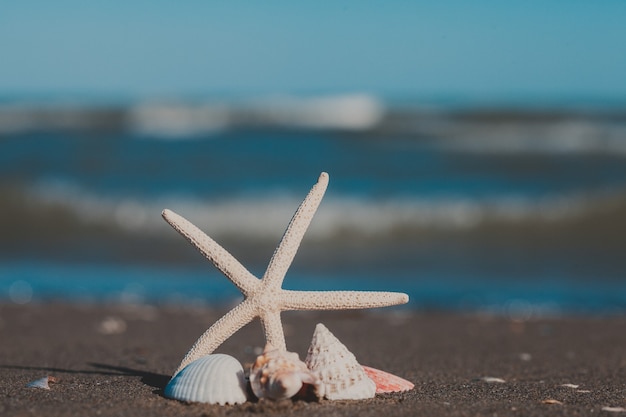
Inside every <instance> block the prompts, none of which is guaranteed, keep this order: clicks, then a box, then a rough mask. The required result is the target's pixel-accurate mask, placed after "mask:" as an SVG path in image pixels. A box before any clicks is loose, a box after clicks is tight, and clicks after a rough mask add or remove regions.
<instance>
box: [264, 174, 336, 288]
mask: <svg viewBox="0 0 626 417" xmlns="http://www.w3.org/2000/svg"><path fill="white" fill-rule="evenodd" d="M327 186H328V174H327V173H325V172H322V173H321V174H320V177H319V179H318V181H317V183H316V184H315V185H314V186H313V188H311V191H309V194H308V195H307V196H306V198H305V199H304V201H303V202H302V204H300V207H298V210H297V211H296V213H295V214H294V215H293V217H292V218H291V221H290V222H289V226H287V230H286V231H285V234H284V235H283V237H282V239H281V241H280V243H279V245H278V248H276V251H275V252H274V255H273V256H272V259H271V260H270V263H269V265H268V267H267V271H265V275H264V276H263V281H264V285H268V286H271V287H273V288H280V286H281V284H282V282H283V279H284V278H285V274H286V273H287V269H289V266H290V265H291V262H292V261H293V258H294V257H295V256H296V252H297V251H298V247H299V246H300V242H301V241H302V238H303V237H304V233H305V232H306V230H307V228H308V227H309V224H310V223H311V220H312V219H313V215H314V214H315V211H316V210H317V207H318V206H319V205H320V202H321V201H322V198H323V197H324V193H325V192H326V187H327Z"/></svg>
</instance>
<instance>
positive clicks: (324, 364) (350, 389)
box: [305, 323, 376, 400]
mask: <svg viewBox="0 0 626 417" xmlns="http://www.w3.org/2000/svg"><path fill="white" fill-rule="evenodd" d="M305 363H306V365H307V367H308V368H309V369H310V370H311V371H312V372H313V373H314V374H316V376H317V377H318V378H319V379H320V380H321V381H322V386H323V396H324V397H325V398H327V399H329V400H362V399H365V398H373V397H374V396H375V395H376V383H375V382H374V381H372V380H371V379H370V378H369V377H368V376H367V374H366V373H365V371H364V370H363V367H362V366H361V365H360V364H359V363H358V362H357V360H356V358H355V356H354V354H352V352H350V351H349V350H348V348H346V347H345V346H344V345H343V343H341V342H340V341H339V339H337V338H336V337H335V336H334V335H333V334H332V333H331V332H330V331H329V330H328V329H327V328H326V326H324V325H323V324H321V323H319V324H318V325H317V326H316V327H315V332H314V333H313V340H312V341H311V346H310V347H309V351H308V354H307V357H306V360H305Z"/></svg>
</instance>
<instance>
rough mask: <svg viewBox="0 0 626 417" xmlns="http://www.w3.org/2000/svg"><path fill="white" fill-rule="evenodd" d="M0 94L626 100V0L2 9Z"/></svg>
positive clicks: (139, 1)
mask: <svg viewBox="0 0 626 417" xmlns="http://www.w3.org/2000/svg"><path fill="white" fill-rule="evenodd" d="M0 62H1V64H0V95H15V94H18V95H19V94H44V95H45V94H71V93H79V94H88V95H96V96H97V95H102V96H123V97H162V96H189V95H192V96H197V95H211V94H220V95H239V96H241V95H243V96H247V95H252V96H254V95H267V94H322V93H323V94H328V93H331V94H332V93H349V92H368V93H373V94H377V95H381V96H386V97H413V98H417V99H419V98H420V97H458V98H468V99H504V100H506V99H516V98H520V97H521V98H530V99H532V98H548V99H557V100H566V99H568V98H580V97H591V98H601V99H603V98H608V99H613V100H614V99H618V100H622V99H624V100H626V1H623V0H613V1H611V0H605V1H601V2H591V1H577V0H570V1H554V0H544V1H523V2H522V1H515V2H513V1H508V2H506V1H499V2H496V1H491V2H487V1H445V0H443V1H428V2H426V1H365V0H364V1H360V2H342V1H322V0H320V1H310V2H301V1H268V2H260V1H257V2H242V1H210V0H204V1H191V0H189V1H159V0H154V1H143V0H136V1H121V0H108V1H86V0H83V1H64V0H59V1H28V0H22V1H17V0H7V1H3V2H2V4H0Z"/></svg>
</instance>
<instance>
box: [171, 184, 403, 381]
mask: <svg viewBox="0 0 626 417" xmlns="http://www.w3.org/2000/svg"><path fill="white" fill-rule="evenodd" d="M327 186H328V174H326V173H325V172H322V174H321V175H320V177H319V180H318V182H317V184H315V185H314V186H313V188H312V189H311V191H310V192H309V194H308V195H307V196H306V198H305V199H304V201H303V202H302V204H300V207H298V210H297V211H296V213H295V214H294V216H293V218H292V219H291V222H290V223H289V226H287V230H286V231H285V234H284V235H283V237H282V239H281V241H280V243H279V245H278V248H276V251H275V252H274V255H273V256H272V259H271V260H270V263H269V265H268V267H267V270H266V271H265V274H264V275H263V278H262V279H258V278H257V277H255V276H254V275H252V274H251V273H250V272H249V271H248V270H247V269H246V268H245V267H244V266H243V265H241V263H239V262H238V261H237V260H236V259H235V258H234V257H233V256H232V255H231V254H230V253H228V252H227V251H226V250H225V249H224V248H222V247H221V246H220V245H219V244H217V242H215V241H214V240H213V239H211V238H210V237H209V236H207V235H206V234H204V233H203V232H202V231H201V230H200V229H198V228H197V227H196V226H194V225H193V224H191V222H189V221H188V220H186V219H184V218H183V217H181V216H179V215H178V214H176V213H174V212H173V211H171V210H167V209H166V210H164V211H163V213H162V215H163V218H164V219H165V220H166V221H167V222H168V223H169V224H170V225H171V226H172V227H173V228H174V229H176V231H178V232H179V233H180V234H181V235H183V236H184V237H185V238H186V239H187V240H188V241H189V242H190V243H191V244H192V245H193V246H195V247H196V248H197V249H198V250H199V251H200V252H201V253H202V254H203V255H204V256H205V257H206V258H207V259H208V260H210V261H211V262H212V263H213V264H214V265H215V267H217V269H219V270H220V271H221V272H222V273H223V274H224V275H226V277H227V278H228V279H229V280H230V281H231V282H232V283H233V284H235V286H236V287H237V288H239V290H240V291H241V293H242V294H243V296H244V300H243V301H242V302H241V303H240V304H238V305H237V306H236V307H235V308H233V309H232V310H230V311H229V312H228V313H226V315H224V316H223V317H222V318H221V319H219V320H218V321H217V322H215V324H213V325H212V326H211V327H210V328H209V329H208V330H207V331H206V332H205V333H204V334H203V335H202V336H200V338H199V339H198V340H197V341H196V343H195V344H194V345H193V346H192V347H191V349H190V350H189V352H188V353H187V355H185V357H184V358H183V360H182V362H181V363H180V365H179V366H178V369H177V370H176V372H175V373H174V375H176V374H177V373H178V372H179V371H180V370H182V369H183V368H184V367H185V366H187V365H188V364H189V363H191V362H193V361H194V360H196V359H198V358H200V357H202V356H205V355H208V354H210V353H212V352H213V351H214V350H215V349H217V348H218V346H220V345H221V344H222V343H223V342H224V341H225V340H226V339H228V338H229V337H230V336H231V335H232V334H233V333H235V332H236V331H237V330H239V329H240V328H242V327H243V326H245V325H246V324H248V323H249V322H250V321H252V320H253V319H255V318H257V317H258V318H260V320H261V324H262V326H263V332H264V334H265V340H266V343H269V344H271V345H272V346H274V347H276V348H278V349H283V350H286V345H285V335H284V333H283V327H282V323H281V321H280V313H281V312H282V311H287V310H345V309H359V308H372V307H385V306H391V305H397V304H404V303H406V302H408V301H409V297H408V295H406V294H403V293H395V292H382V291H292V290H284V289H282V288H281V287H282V282H283V279H284V278H285V274H286V273H287V269H288V268H289V266H290V265H291V262H292V261H293V258H294V257H295V255H296V251H297V250H298V247H299V246H300V242H301V241H302V237H303V236H304V233H305V232H306V229H307V228H308V227H309V224H310V223H311V220H312V219H313V215H314V214H315V211H316V210H317V207H318V206H319V204H320V202H321V200H322V197H323V196H324V192H325V191H326V187H327Z"/></svg>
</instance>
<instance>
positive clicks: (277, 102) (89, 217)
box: [0, 96, 626, 317]
mask: <svg viewBox="0 0 626 417" xmlns="http://www.w3.org/2000/svg"><path fill="white" fill-rule="evenodd" d="M322 171H326V172H328V173H329V174H330V185H329V188H328V191H327V194H326V197H325V198H324V200H323V201H322V204H321V206H320V208H319V210H318V212H317V214H316V217H315V219H314V220H313V223H312V225H311V227H310V229H309V231H308V232H307V234H306V235H305V238H304V241H303V243H302V245H301V247H300V250H299V252H298V255H297V256H296V259H295V261H294V264H293V265H292V267H291V269H290V270H289V272H288V273H287V277H286V279H285V284H284V287H285V288H290V289H317V290H323V289H355V290H394V291H403V292H407V293H408V294H409V296H410V298H411V302H410V308H415V309H442V310H479V311H483V310H484V311H491V312H496V313H499V314H510V315H513V316H516V317H530V316H534V315H546V314H561V313H600V314H611V313H623V312H625V311H626V108H624V107H619V106H617V107H616V106H604V107H603V106H600V107H598V106H590V107H576V108H536V107H528V106H527V107H524V106H517V107H505V108H504V109H503V108H495V107H492V108H489V107H479V106H452V105H449V106H417V105H407V104H402V105H396V106H389V105H385V104H383V103H381V102H379V101H377V100H376V99H374V98H372V97H368V96H345V97H329V98H315V99H293V98H273V99H271V100H257V101H245V102H230V103H225V102H204V101H198V102H180V103H172V102H161V103H141V104H117V105H107V104H93V103H92V104H90V105H84V104H80V103H78V104H77V103H61V104H59V103H43V104H41V103H39V104H36V105H35V104H32V103H24V102H19V101H7V102H5V103H0V191H1V194H0V300H1V301H2V302H16V303H27V302H37V301H46V300H53V301H74V302H148V303H176V304H206V303H208V304H216V303H217V304H228V303H230V302H232V300H233V299H234V298H236V297H238V296H239V293H238V291H237V290H236V289H235V288H234V286H233V285H232V284H231V283H230V282H229V281H228V280H227V279H226V278H225V277H223V276H222V275H221V274H220V273H219V272H218V271H217V270H216V269H215V268H214V267H213V266H212V265H211V264H210V263H209V262H207V261H205V260H204V259H203V258H202V257H201V255H200V254H199V253H197V252H196V251H195V250H194V249H193V248H192V247H191V246H190V245H189V244H188V243H187V242H186V241H184V240H183V239H182V238H181V237H180V236H179V235H178V234H177V233H176V232H175V231H174V230H172V229H171V228H170V227H169V226H168V225H167V224H166V223H165V222H164V221H163V220H162V219H161V216H160V213H161V211H162V210H163V209H164V208H170V209H172V210H174V211H176V212H178V213H179V214H181V215H183V216H184V217H186V218H188V219H189V220H191V221H192V222H194V223H195V224H196V225H198V226H199V227H200V228H201V229H203V230H204V231H205V232H206V233H207V234H209V235H210V236H211V237H213V238H214V239H215V240H217V241H218V242H220V243H221V244H222V245H223V246H224V247H225V248H226V249H228V250H229V251H231V252H232V253H233V254H234V255H235V256H236V257H237V258H238V259H239V260H240V261H241V262H242V263H243V264H244V265H245V266H247V267H248V268H249V269H250V270H251V272H253V273H255V274H257V275H262V274H263V272H264V270H265V267H266V264H267V262H268V261H269V259H270V257H271V255H272V253H273V250H274V248H275V246H276V245H277V243H278V241H279V239H280V237H281V235H282V233H283V231H284V229H285V227H286V226H287V224H288V222H289V220H290V219H291V216H292V214H293V212H294V211H295V209H296V208H297V206H298V204H299V203H300V202H301V200H302V199H303V198H304V196H305V195H306V194H307V192H308V191H309V189H310V187H311V186H312V185H313V184H314V183H315V182H316V180H317V177H318V176H319V174H320V172H322Z"/></svg>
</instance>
